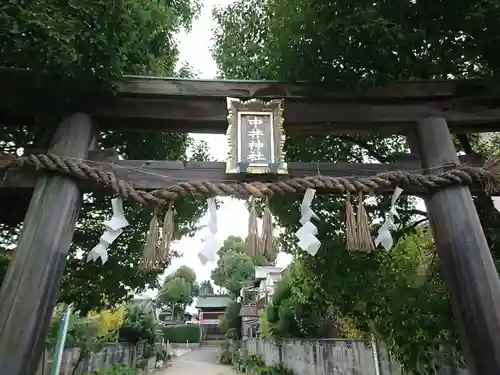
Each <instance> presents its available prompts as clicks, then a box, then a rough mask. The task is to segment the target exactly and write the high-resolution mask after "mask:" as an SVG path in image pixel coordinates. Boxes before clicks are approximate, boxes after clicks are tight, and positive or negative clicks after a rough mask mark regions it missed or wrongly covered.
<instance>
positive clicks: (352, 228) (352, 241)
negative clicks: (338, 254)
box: [345, 193, 359, 251]
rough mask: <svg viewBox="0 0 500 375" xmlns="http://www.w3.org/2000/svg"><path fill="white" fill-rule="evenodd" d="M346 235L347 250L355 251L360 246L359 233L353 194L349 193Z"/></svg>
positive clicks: (346, 209) (346, 205) (347, 197)
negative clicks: (352, 198)
mask: <svg viewBox="0 0 500 375" xmlns="http://www.w3.org/2000/svg"><path fill="white" fill-rule="evenodd" d="M345 235H346V242H347V243H346V248H347V250H351V251H355V250H357V248H358V243H359V241H358V238H357V237H358V233H357V230H356V217H355V216H354V209H353V207H352V204H351V194H350V193H347V196H346V203H345Z"/></svg>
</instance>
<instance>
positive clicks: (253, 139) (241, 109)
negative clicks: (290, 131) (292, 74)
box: [226, 98, 288, 174]
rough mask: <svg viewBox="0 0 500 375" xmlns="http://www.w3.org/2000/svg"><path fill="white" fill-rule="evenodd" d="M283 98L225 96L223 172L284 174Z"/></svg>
mask: <svg viewBox="0 0 500 375" xmlns="http://www.w3.org/2000/svg"><path fill="white" fill-rule="evenodd" d="M282 105H283V100H272V101H268V102H263V101H261V100H257V99H251V100H249V101H240V100H239V99H231V98H228V110H229V114H228V122H229V127H228V131H227V136H228V143H229V155H228V159H227V162H226V173H249V174H268V173H271V174H287V173H288V170H287V165H286V163H285V155H284V151H283V147H284V142H285V133H284V130H283V106H282Z"/></svg>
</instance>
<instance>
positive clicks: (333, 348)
mask: <svg viewBox="0 0 500 375" xmlns="http://www.w3.org/2000/svg"><path fill="white" fill-rule="evenodd" d="M243 348H244V349H245V350H246V351H247V353H248V354H258V355H260V356H261V357H262V359H263V360H264V361H265V362H266V364H267V365H277V364H280V363H281V364H283V365H284V366H285V367H286V368H288V369H290V370H293V371H294V372H295V373H297V374H300V375H403V373H402V372H401V370H400V366H399V364H398V363H397V362H396V361H394V360H392V359H391V357H390V356H389V354H388V353H387V351H386V350H385V349H384V348H380V347H377V345H376V344H375V343H371V342H369V341H361V340H344V339H324V340H297V339H285V340H282V341H281V342H275V341H267V340H257V339H249V340H246V341H245V342H244V343H243ZM436 375H467V371H466V370H456V369H442V370H441V371H439V373H438V374H436Z"/></svg>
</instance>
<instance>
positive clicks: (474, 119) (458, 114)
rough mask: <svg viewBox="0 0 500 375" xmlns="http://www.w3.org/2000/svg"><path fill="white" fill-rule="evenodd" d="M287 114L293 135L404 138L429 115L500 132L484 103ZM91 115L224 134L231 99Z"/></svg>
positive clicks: (309, 105) (134, 102)
mask: <svg viewBox="0 0 500 375" xmlns="http://www.w3.org/2000/svg"><path fill="white" fill-rule="evenodd" d="M284 109H285V110H284V118H285V123H284V128H285V132H286V134H287V135H292V136H297V135H328V134H342V133H351V134H354V133H360V134H363V133H379V134H398V133H404V132H406V131H408V129H409V128H410V127H412V126H414V125H415V123H417V122H418V121H419V120H421V119H423V118H426V117H429V116H433V117H443V118H445V119H446V120H447V121H448V124H449V126H450V129H451V131H453V132H455V133H468V132H477V133H479V132H494V131H497V130H500V106H499V107H494V108H489V107H487V106H486V104H485V105H483V104H481V103H479V104H475V105H474V107H473V108H471V107H467V106H465V104H463V102H455V101H453V102H452V101H436V102H434V101H425V102H420V101H419V102H415V103H376V104H374V103H366V102H363V101H359V102H332V101H316V102H308V101H302V100H294V99H290V100H286V101H285V105H284ZM91 113H92V114H93V115H94V116H95V117H97V118H98V120H99V123H100V124H102V125H103V126H106V127H112V128H117V129H123V130H145V129H155V130H163V131H165V132H172V133H212V134H224V133H226V131H227V127H228V122H227V104H226V99H225V98H220V97H219V98H199V97H193V98H190V97H183V98H179V97H177V98H173V97H156V96H148V97H146V96H145V97H119V98H117V99H115V100H114V101H111V102H108V103H104V104H102V105H99V106H95V107H94V108H93V109H92V110H91Z"/></svg>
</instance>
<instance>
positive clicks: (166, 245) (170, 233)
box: [160, 202, 175, 261]
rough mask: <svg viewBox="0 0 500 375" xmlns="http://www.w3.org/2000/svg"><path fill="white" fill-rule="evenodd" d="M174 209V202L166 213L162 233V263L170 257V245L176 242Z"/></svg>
mask: <svg viewBox="0 0 500 375" xmlns="http://www.w3.org/2000/svg"><path fill="white" fill-rule="evenodd" d="M174 217H175V213H174V209H173V204H172V202H170V203H169V205H168V210H167V212H166V213H165V217H164V218H163V230H162V233H161V245H160V259H161V260H162V261H166V260H167V258H168V255H169V254H170V245H171V244H172V242H173V241H174V231H175V223H174Z"/></svg>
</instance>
